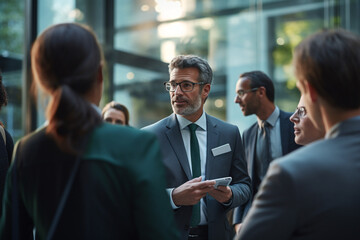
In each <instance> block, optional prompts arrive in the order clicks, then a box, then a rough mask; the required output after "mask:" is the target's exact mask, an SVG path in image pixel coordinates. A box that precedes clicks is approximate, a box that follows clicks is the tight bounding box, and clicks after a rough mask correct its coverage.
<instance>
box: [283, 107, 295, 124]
mask: <svg viewBox="0 0 360 240" xmlns="http://www.w3.org/2000/svg"><path fill="white" fill-rule="evenodd" d="M292 114H293V113H292V112H285V111H284V110H281V109H280V118H285V119H287V120H289V122H290V117H291V115H292Z"/></svg>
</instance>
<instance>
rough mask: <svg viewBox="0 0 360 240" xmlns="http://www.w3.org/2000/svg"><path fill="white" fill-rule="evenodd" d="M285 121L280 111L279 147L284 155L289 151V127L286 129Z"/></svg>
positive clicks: (286, 123) (287, 125)
mask: <svg viewBox="0 0 360 240" xmlns="http://www.w3.org/2000/svg"><path fill="white" fill-rule="evenodd" d="M287 121H290V120H288V119H287V118H285V117H284V112H283V111H280V136H281V147H282V154H283V155H285V154H287V153H288V152H289V141H290V139H289V136H290V134H289V131H291V129H288V127H289V124H288V122H287Z"/></svg>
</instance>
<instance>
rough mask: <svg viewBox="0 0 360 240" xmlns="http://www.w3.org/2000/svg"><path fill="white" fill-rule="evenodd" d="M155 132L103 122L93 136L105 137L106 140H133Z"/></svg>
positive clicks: (149, 135) (150, 135)
mask: <svg viewBox="0 0 360 240" xmlns="http://www.w3.org/2000/svg"><path fill="white" fill-rule="evenodd" d="M153 136H154V134H152V133H150V132H146V131H141V130H139V129H137V128H134V127H131V126H124V125H114V124H110V123H103V124H101V125H100V126H99V127H97V128H96V129H95V130H94V134H93V137H95V138H100V139H103V140H104V141H110V142H111V141H116V142H123V141H131V140H136V139H138V138H145V139H147V138H151V137H153Z"/></svg>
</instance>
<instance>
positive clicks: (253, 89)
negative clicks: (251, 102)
mask: <svg viewBox="0 0 360 240" xmlns="http://www.w3.org/2000/svg"><path fill="white" fill-rule="evenodd" d="M258 89H259V88H252V89H249V90H242V89H240V90H239V91H237V96H238V97H239V98H242V97H243V96H244V95H245V94H246V93H249V92H255V91H256V90H258Z"/></svg>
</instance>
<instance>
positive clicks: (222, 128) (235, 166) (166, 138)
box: [144, 114, 251, 240]
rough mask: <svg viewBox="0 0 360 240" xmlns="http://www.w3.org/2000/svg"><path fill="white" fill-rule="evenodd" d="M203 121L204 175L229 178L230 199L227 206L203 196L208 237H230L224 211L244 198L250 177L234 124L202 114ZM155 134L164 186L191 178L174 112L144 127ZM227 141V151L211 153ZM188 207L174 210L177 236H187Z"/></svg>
mask: <svg viewBox="0 0 360 240" xmlns="http://www.w3.org/2000/svg"><path fill="white" fill-rule="evenodd" d="M206 121H207V153H206V169H205V178H206V179H214V178H219V177H226V176H231V177H232V179H233V180H232V183H231V185H230V188H231V190H232V193H233V198H232V202H231V205H230V206H225V205H224V204H221V203H219V202H218V201H216V200H215V199H214V198H213V197H211V196H210V195H207V196H206V199H205V202H206V205H207V217H208V227H209V240H219V239H222V240H227V239H232V236H233V230H232V228H230V226H229V223H228V221H227V218H226V213H227V211H229V210H230V209H232V208H234V207H236V206H239V205H241V204H244V203H245V202H247V201H248V199H249V197H250V195H251V190H250V178H249V176H248V174H247V171H246V168H247V167H246V161H245V158H244V150H243V148H242V143H241V137H240V134H239V130H238V128H237V127H236V126H234V125H231V124H228V123H225V122H223V121H220V120H218V119H216V118H214V117H212V116H209V115H206ZM144 129H145V130H147V131H151V132H153V133H155V134H157V136H158V139H159V141H160V145H161V149H162V153H163V157H164V165H165V168H166V176H167V188H175V187H178V186H180V185H181V184H183V183H185V182H186V181H188V180H190V179H192V176H191V172H190V166H189V163H188V159H187V155H186V150H185V147H184V143H183V140H182V136H181V132H180V128H179V124H178V121H177V119H176V115H175V114H172V115H171V116H169V117H167V118H164V119H162V120H160V121H159V122H157V123H155V124H153V125H150V126H148V127H146V128H144ZM227 143H228V144H230V148H231V151H230V152H227V153H224V154H221V155H218V156H214V155H213V153H212V151H211V149H213V148H216V147H219V146H222V145H224V144H227ZM191 211H192V206H181V207H180V208H178V209H176V210H174V215H175V221H176V223H177V226H178V229H179V231H180V232H181V239H184V240H185V239H187V238H188V234H189V224H190V218H191Z"/></svg>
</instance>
